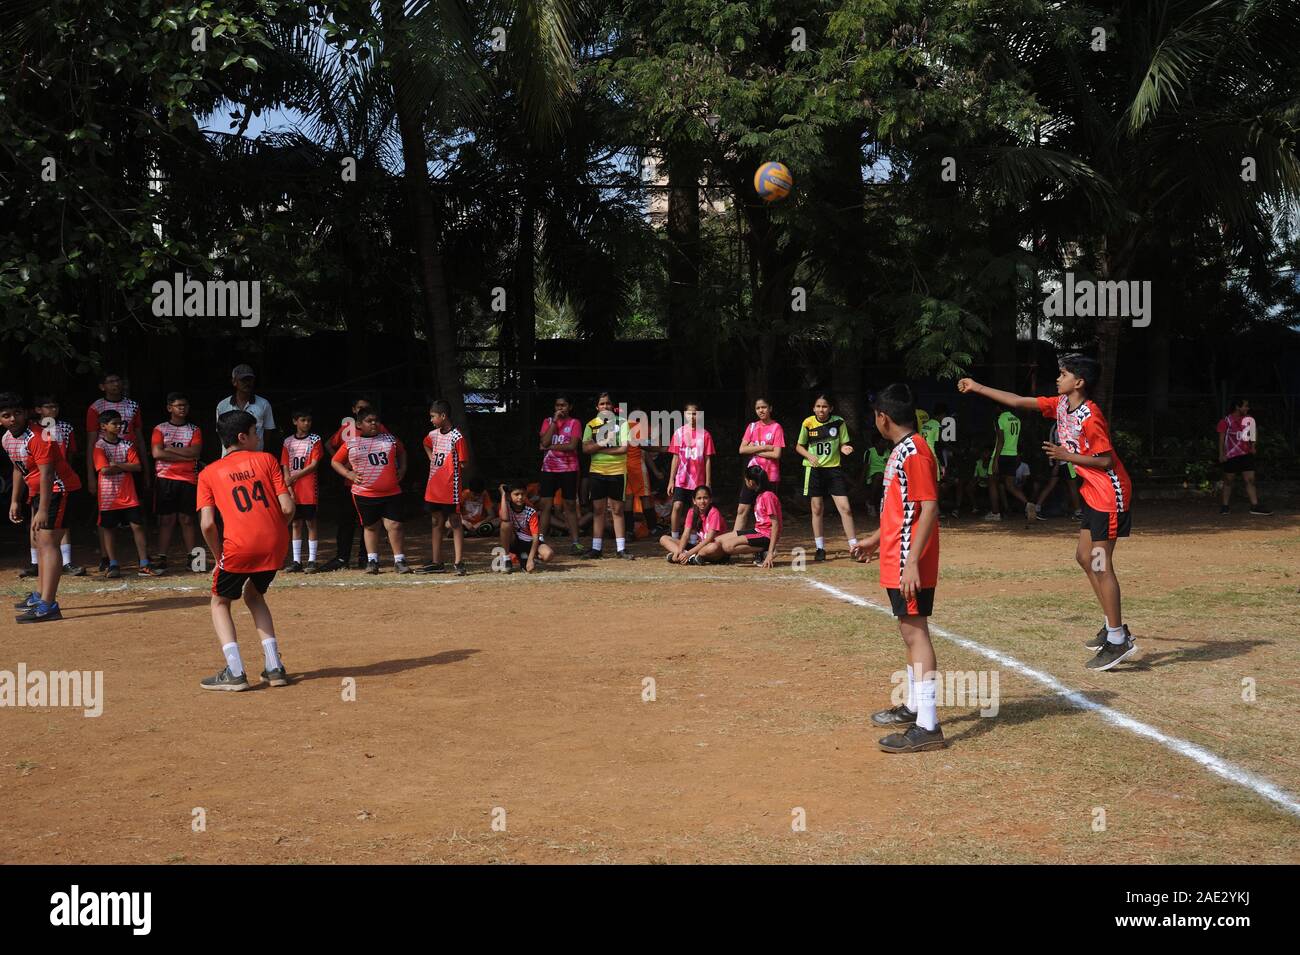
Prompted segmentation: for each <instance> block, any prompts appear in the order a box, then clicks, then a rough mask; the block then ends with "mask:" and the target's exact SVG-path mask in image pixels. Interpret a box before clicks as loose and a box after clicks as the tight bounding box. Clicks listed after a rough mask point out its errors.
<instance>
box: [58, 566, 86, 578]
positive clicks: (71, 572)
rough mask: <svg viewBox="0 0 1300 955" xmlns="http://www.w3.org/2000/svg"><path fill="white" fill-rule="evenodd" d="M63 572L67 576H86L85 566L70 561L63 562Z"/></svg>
mask: <svg viewBox="0 0 1300 955" xmlns="http://www.w3.org/2000/svg"><path fill="white" fill-rule="evenodd" d="M63 572H64V573H65V574H67V575H68V576H69V577H85V576H86V568H85V567H82V566H80V565H78V564H72V563H68V564H64V565H63Z"/></svg>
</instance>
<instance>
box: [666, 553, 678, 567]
mask: <svg viewBox="0 0 1300 955" xmlns="http://www.w3.org/2000/svg"><path fill="white" fill-rule="evenodd" d="M664 560H666V561H668V563H670V564H671V563H673V562H674V561H676V560H677V555H676V554H673V553H668V554H664Z"/></svg>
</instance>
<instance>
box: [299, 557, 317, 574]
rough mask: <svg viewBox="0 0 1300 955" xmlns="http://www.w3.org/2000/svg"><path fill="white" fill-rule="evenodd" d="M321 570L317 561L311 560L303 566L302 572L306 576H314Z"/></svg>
mask: <svg viewBox="0 0 1300 955" xmlns="http://www.w3.org/2000/svg"><path fill="white" fill-rule="evenodd" d="M319 570H320V568H319V567H317V566H316V561H314V560H309V561H307V563H305V564H303V566H302V572H303V573H304V574H314V573H317V572H318V571H319Z"/></svg>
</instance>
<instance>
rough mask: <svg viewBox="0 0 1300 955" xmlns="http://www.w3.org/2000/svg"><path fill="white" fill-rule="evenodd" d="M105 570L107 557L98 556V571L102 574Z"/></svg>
mask: <svg viewBox="0 0 1300 955" xmlns="http://www.w3.org/2000/svg"><path fill="white" fill-rule="evenodd" d="M106 570H108V558H107V557H101V558H99V572H100V573H101V574H102V573H103V572H104V571H106Z"/></svg>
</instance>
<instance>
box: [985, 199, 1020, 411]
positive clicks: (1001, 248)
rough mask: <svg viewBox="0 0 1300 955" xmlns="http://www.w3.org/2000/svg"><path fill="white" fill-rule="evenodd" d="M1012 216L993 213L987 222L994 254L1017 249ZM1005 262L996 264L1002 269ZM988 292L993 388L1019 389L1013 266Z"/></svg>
mask: <svg viewBox="0 0 1300 955" xmlns="http://www.w3.org/2000/svg"><path fill="white" fill-rule="evenodd" d="M1017 239H1018V237H1017V230H1016V223H1015V219H1014V217H1013V216H1012V215H1011V214H1009V213H1007V212H995V213H994V215H993V218H992V221H991V222H990V224H989V247H990V248H991V249H992V251H993V254H994V255H995V256H1000V257H1001V256H1012V255H1015V254H1016V253H1017V252H1018V251H1019V242H1018V241H1017ZM1003 265H1004V263H1000V264H999V268H1001V267H1002V266H1003ZM995 283H996V284H995V285H994V287H993V289H992V291H991V294H990V296H989V297H990V300H991V304H992V314H991V315H990V316H989V328H990V329H991V331H992V343H991V344H992V351H993V367H992V369H991V370H990V375H989V377H990V378H991V379H992V381H993V384H994V387H996V388H1001V389H1003V390H1005V391H1017V390H1019V388H1020V387H1021V386H1020V383H1019V381H1018V380H1017V379H1018V377H1019V376H1018V375H1017V373H1016V372H1017V370H1018V363H1017V361H1016V359H1017V350H1018V348H1017V346H1018V341H1019V338H1018V326H1019V308H1020V301H1019V296H1018V295H1017V281H1016V269H1015V266H1014V265H1013V264H1012V265H1005V274H1004V275H1003V276H1002V279H1001V280H997V279H995Z"/></svg>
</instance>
